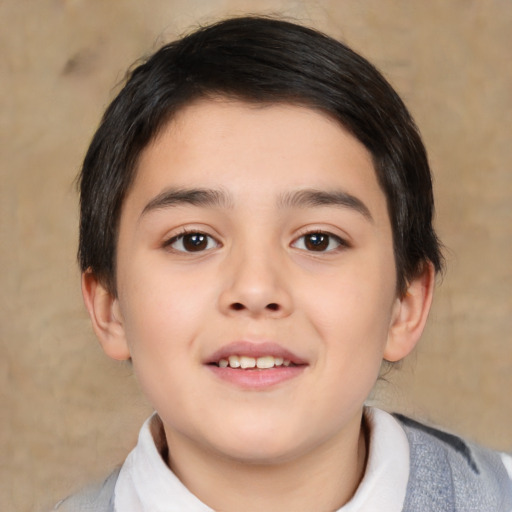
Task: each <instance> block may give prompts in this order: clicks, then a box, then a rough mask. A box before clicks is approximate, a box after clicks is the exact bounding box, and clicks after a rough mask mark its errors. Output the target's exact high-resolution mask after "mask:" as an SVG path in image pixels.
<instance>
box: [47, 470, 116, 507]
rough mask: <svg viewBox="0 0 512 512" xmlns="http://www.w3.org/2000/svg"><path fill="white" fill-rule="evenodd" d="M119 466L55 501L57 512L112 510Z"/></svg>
mask: <svg viewBox="0 0 512 512" xmlns="http://www.w3.org/2000/svg"><path fill="white" fill-rule="evenodd" d="M120 470H121V468H120V467H119V468H116V469H115V470H114V471H113V472H112V473H110V475H109V476H108V477H107V478H105V479H104V480H102V481H100V482H97V483H95V484H91V485H88V486H87V487H85V488H84V489H82V490H81V491H79V492H78V493H76V494H73V495H71V496H69V497H67V498H65V499H64V500H62V501H60V502H59V503H57V505H56V506H55V509H54V510H56V511H57V512H114V490H115V486H116V482H117V478H118V476H119V472H120Z"/></svg>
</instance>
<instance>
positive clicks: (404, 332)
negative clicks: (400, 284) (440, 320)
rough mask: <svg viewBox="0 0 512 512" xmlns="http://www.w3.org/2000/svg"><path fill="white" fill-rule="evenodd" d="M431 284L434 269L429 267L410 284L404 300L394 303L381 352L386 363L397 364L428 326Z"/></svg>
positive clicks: (400, 299) (433, 280)
mask: <svg viewBox="0 0 512 512" xmlns="http://www.w3.org/2000/svg"><path fill="white" fill-rule="evenodd" d="M434 283H435V271H434V267H433V265H432V264H431V263H428V264H426V265H425V268H424V269H423V271H422V272H421V274H420V275H418V276H417V277H415V278H414V279H413V280H412V281H411V282H410V283H409V286H408V287H407V292H406V293H405V294H404V296H403V297H398V298H397V299H396V303H395V306H394V309H393V317H392V322H391V325H390V328H389V333H388V341H387V344H386V349H385V351H384V359H385V360H386V361H390V362H396V361H400V360H401V359H403V358H404V357H405V356H407V355H408V354H409V353H410V352H411V351H412V350H413V349H414V347H415V346H416V343H417V342H418V340H419V339H420V337H421V334H422V332H423V329H424V328H425V324H426V322H427V317H428V313H429V311H430V306H431V304H432V296H433V292H434Z"/></svg>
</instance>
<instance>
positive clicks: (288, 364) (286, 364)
mask: <svg viewBox="0 0 512 512" xmlns="http://www.w3.org/2000/svg"><path fill="white" fill-rule="evenodd" d="M290 364H291V361H290V360H289V359H285V360H284V361H283V365H284V366H290Z"/></svg>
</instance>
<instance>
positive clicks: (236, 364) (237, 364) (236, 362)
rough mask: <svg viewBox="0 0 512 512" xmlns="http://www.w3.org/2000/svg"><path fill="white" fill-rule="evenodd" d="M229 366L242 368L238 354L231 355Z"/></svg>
mask: <svg viewBox="0 0 512 512" xmlns="http://www.w3.org/2000/svg"><path fill="white" fill-rule="evenodd" d="M228 359H229V366H231V368H240V359H239V357H238V356H229V358H228Z"/></svg>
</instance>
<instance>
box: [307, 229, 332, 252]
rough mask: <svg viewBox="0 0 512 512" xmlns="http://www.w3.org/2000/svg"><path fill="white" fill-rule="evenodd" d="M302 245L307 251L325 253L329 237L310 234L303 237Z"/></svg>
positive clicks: (320, 234) (321, 234)
mask: <svg viewBox="0 0 512 512" xmlns="http://www.w3.org/2000/svg"><path fill="white" fill-rule="evenodd" d="M304 245H305V246H306V249H307V250H308V251H325V250H326V249H327V248H328V247H329V235H324V234H323V233H311V234H310V235H306V236H305V237H304Z"/></svg>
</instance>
